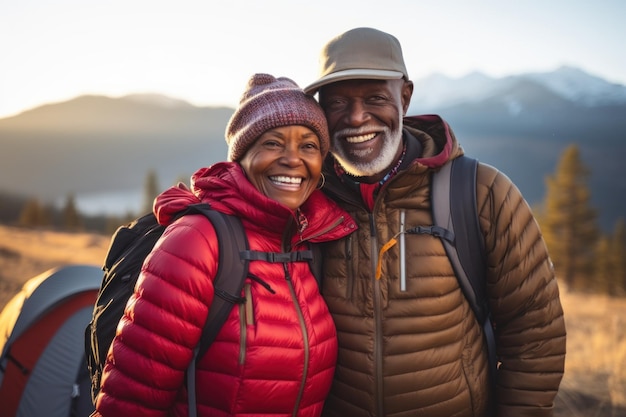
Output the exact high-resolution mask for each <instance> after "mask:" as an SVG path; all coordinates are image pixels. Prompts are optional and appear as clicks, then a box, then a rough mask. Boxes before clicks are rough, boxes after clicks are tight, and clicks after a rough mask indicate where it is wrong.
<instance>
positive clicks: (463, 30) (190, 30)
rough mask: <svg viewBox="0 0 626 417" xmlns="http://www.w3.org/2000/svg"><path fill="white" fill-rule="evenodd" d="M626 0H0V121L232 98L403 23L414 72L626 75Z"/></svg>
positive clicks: (308, 75) (299, 73)
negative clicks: (365, 29) (38, 112)
mask: <svg viewBox="0 0 626 417" xmlns="http://www.w3.org/2000/svg"><path fill="white" fill-rule="evenodd" d="M625 19H626V1H622V0H588V1H583V0H522V1H507V0H475V1H472V0H439V1H437V2H433V1H422V0H348V1H342V0H308V1H298V0H291V1H289V0H268V1H264V0H224V1H221V2H220V1H216V0H177V1H173V0H170V1H163V0H98V1H96V0H55V1H53V0H0V118H2V117H7V116H10V115H14V114H17V113H19V112H21V111H23V110H26V109H29V108H32V107H36V106H38V105H41V104H44V103H50V102H58V101H64V100H68V99H71V98H74V97H76V96H79V95H82V94H102V95H108V96H114V97H117V96H121V95H126V94H130V93H146V92H150V93H161V94H166V95H169V96H172V97H176V98H180V99H184V100H187V101H189V102H191V103H192V104H195V105H201V106H209V105H211V106H213V105H215V106H218V105H227V106H235V105H236V103H237V101H238V99H239V96H240V94H241V92H242V91H243V88H244V85H245V83H246V81H247V79H248V78H249V76H250V75H251V74H253V73H255V72H268V73H271V74H273V75H284V76H288V77H290V78H292V79H294V80H295V81H296V82H297V83H299V84H300V85H301V86H304V85H306V84H308V83H309V82H311V81H313V80H314V78H315V76H316V73H317V55H318V52H319V50H320V49H321V47H322V45H323V44H324V43H325V42H326V41H327V40H328V39H330V38H331V37H333V36H335V35H337V34H339V33H341V32H343V31H345V30H348V29H351V28H353V27H357V26H372V27H375V28H378V29H381V30H385V31H387V32H390V33H392V34H394V35H395V36H396V37H397V38H398V39H399V40H400V42H401V44H402V46H403V49H404V55H405V60H406V63H407V67H408V71H409V75H410V76H411V78H413V79H418V78H421V77H424V76H427V75H429V74H431V73H433V72H440V73H443V74H446V75H448V76H452V77H460V76H463V75H465V74H467V73H469V72H472V71H482V72H484V73H486V74H487V75H490V76H494V77H501V76H505V75H512V74H516V73H521V72H544V71H551V70H554V69H556V68H557V67H559V66H561V65H572V66H576V67H579V68H581V69H583V70H585V71H587V72H589V73H591V74H593V75H597V76H600V77H603V78H606V79H607V80H609V81H611V82H616V83H619V84H626V53H625V52H624V51H625V50H626V47H624V41H625V40H626V24H625V22H624V20H625Z"/></svg>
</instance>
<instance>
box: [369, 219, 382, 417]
mask: <svg viewBox="0 0 626 417" xmlns="http://www.w3.org/2000/svg"><path fill="white" fill-rule="evenodd" d="M369 216H370V238H371V247H370V252H371V253H370V263H371V267H372V273H371V274H370V275H371V277H372V280H373V284H374V285H373V288H374V294H373V296H374V381H375V382H374V384H375V385H374V404H375V407H376V415H377V416H381V417H382V416H384V415H385V410H384V408H383V358H382V356H383V355H382V350H383V349H382V338H383V337H382V328H383V325H382V300H381V294H380V280H377V279H376V262H377V260H378V239H377V237H376V227H375V226H376V223H375V221H374V215H373V214H372V213H370V215H369Z"/></svg>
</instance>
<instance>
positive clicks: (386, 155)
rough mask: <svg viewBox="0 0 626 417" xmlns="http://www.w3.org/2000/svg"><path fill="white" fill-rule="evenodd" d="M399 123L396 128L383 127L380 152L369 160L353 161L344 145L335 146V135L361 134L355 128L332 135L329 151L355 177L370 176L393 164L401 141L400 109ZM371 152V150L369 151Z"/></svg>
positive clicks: (336, 141)
mask: <svg viewBox="0 0 626 417" xmlns="http://www.w3.org/2000/svg"><path fill="white" fill-rule="evenodd" d="M399 118H400V123H399V124H398V127H397V129H394V130H390V129H389V128H387V127H385V128H384V130H383V131H382V132H381V133H380V134H381V135H382V136H383V138H382V140H383V147H382V149H381V151H380V154H379V155H378V156H376V157H375V158H374V159H373V160H372V161H370V162H359V161H353V160H352V159H351V155H350V153H349V152H347V151H346V149H345V147H343V146H337V145H336V144H337V143H339V141H338V140H337V136H339V135H340V136H347V135H350V136H358V135H362V134H363V132H359V131H356V130H349V131H347V130H346V129H344V130H342V131H340V132H336V133H335V134H334V135H333V137H332V146H331V148H330V152H331V153H332V154H333V156H334V157H335V159H336V160H337V162H339V164H340V165H341V166H342V167H343V169H344V170H345V171H346V172H347V173H348V174H350V175H353V176H355V177H370V176H373V175H376V174H379V173H381V172H383V171H384V170H385V169H387V168H389V167H390V166H391V165H392V164H393V162H394V161H393V160H394V158H395V156H396V154H397V152H398V148H399V147H400V145H401V143H402V126H403V124H402V110H400V115H399ZM370 152H371V151H370Z"/></svg>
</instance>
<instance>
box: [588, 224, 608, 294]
mask: <svg viewBox="0 0 626 417" xmlns="http://www.w3.org/2000/svg"><path fill="white" fill-rule="evenodd" d="M611 255H612V253H611V242H610V238H609V237H607V236H602V237H600V238H599V239H598V242H597V243H596V248H595V257H594V258H595V261H594V265H593V276H594V279H593V281H591V282H590V283H589V288H590V289H591V290H592V291H594V292H597V293H601V294H610V293H611V289H612V288H611V287H612V279H613V277H614V271H613V259H612V256H611Z"/></svg>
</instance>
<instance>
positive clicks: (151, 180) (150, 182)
mask: <svg viewBox="0 0 626 417" xmlns="http://www.w3.org/2000/svg"><path fill="white" fill-rule="evenodd" d="M159 190H160V189H159V181H158V179H157V174H156V171H154V170H150V171H148V175H147V176H146V182H145V183H144V203H143V211H142V212H151V211H152V204H153V203H154V199H155V198H156V196H157V195H159V192H160V191H159Z"/></svg>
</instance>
